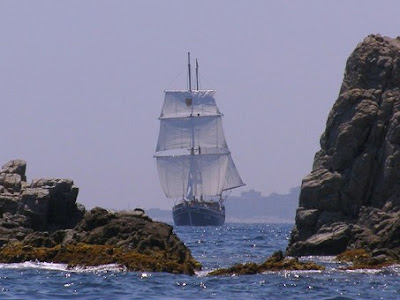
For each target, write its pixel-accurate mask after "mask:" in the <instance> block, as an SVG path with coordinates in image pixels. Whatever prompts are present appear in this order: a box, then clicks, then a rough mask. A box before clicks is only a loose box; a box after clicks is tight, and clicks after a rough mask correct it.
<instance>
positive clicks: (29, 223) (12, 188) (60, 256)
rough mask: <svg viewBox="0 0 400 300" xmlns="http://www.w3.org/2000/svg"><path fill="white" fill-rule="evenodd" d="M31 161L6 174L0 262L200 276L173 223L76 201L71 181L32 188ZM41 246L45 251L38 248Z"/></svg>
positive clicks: (1, 187) (42, 182)
mask: <svg viewBox="0 0 400 300" xmlns="http://www.w3.org/2000/svg"><path fill="white" fill-rule="evenodd" d="M25 170H26V163H25V162H24V161H22V160H13V161H11V162H9V163H7V164H6V165H4V167H3V169H2V170H0V261H1V262H2V263H4V262H21V261H26V260H39V261H53V262H62V263H68V264H70V265H76V264H81V265H99V264H109V263H118V264H122V265H124V266H125V267H127V268H128V269H129V270H134V271H139V270H142V271H158V272H171V273H185V274H194V271H195V270H198V269H199V268H200V264H199V263H198V262H197V261H195V260H194V258H193V257H192V255H191V253H190V250H189V249H188V248H187V247H186V246H185V244H184V243H182V241H181V240H180V239H179V238H178V237H177V236H176V235H175V234H174V232H173V230H172V229H173V228H172V226H170V225H167V224H163V223H160V222H153V220H151V219H150V218H149V217H148V216H147V215H146V214H145V212H144V211H143V209H135V210H134V211H133V212H126V213H116V212H111V211H108V210H106V209H103V208H99V207H96V208H94V209H92V210H91V211H86V210H85V208H84V206H83V205H81V204H78V203H76V199H77V196H78V191H79V190H78V188H77V187H76V186H75V185H74V182H73V181H72V180H69V179H55V178H50V179H36V180H33V181H32V183H31V184H28V183H27V182H26V181H25V180H26V176H25ZM37 248H40V249H37Z"/></svg>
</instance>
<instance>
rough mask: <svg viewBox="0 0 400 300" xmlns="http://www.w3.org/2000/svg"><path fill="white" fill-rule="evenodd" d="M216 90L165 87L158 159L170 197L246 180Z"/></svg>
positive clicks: (215, 192)
mask: <svg viewBox="0 0 400 300" xmlns="http://www.w3.org/2000/svg"><path fill="white" fill-rule="evenodd" d="M214 94H215V91H209V90H206V91H204V90H195V91H166V92H165V99H164V105H163V108H162V112H161V115H160V118H159V119H160V121H161V124H160V133H159V138H158V143H157V147H156V155H155V157H156V159H157V168H158V174H159V177H160V182H161V186H162V188H163V189H164V192H165V194H166V196H167V197H169V198H183V199H190V200H193V199H201V197H202V196H206V197H207V196H219V195H221V193H222V192H223V191H226V190H229V189H233V188H236V187H239V186H242V185H244V183H243V181H242V179H241V178H240V175H239V173H238V171H237V169H236V167H235V164H234V162H233V160H232V157H231V154H230V151H229V149H228V146H227V143H226V140H225V135H224V132H223V128H222V119H221V117H222V114H221V113H220V111H219V110H218V107H217V105H216V103H215V98H214Z"/></svg>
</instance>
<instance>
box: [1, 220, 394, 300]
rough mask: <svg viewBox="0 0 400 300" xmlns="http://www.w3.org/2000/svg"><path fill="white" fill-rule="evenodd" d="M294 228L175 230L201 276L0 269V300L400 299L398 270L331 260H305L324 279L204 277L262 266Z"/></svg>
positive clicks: (312, 275)
mask: <svg viewBox="0 0 400 300" xmlns="http://www.w3.org/2000/svg"><path fill="white" fill-rule="evenodd" d="M291 228H292V225H290V224H235V223H230V224H229V223H228V224H225V225H224V226H222V227H177V228H175V232H176V234H177V235H178V236H179V237H180V238H181V239H182V240H183V241H184V242H185V243H186V245H187V246H188V247H189V248H190V249H191V251H192V254H193V256H194V257H195V258H196V259H197V260H199V261H200V262H201V263H202V264H203V270H202V271H200V272H199V273H198V274H196V275H195V276H187V275H172V274H167V273H149V272H138V273H135V272H126V270H124V269H123V268H121V267H119V266H116V265H108V266H100V267H97V268H87V269H83V268H77V269H72V270H69V269H67V267H66V266H65V265H62V264H51V263H37V262H25V263H22V264H0V298H1V299H190V298H193V299H303V298H304V299H309V298H311V297H312V298H315V299H400V277H399V275H400V266H392V267H390V268H386V269H383V270H373V271H371V270H356V271H343V270H340V267H342V266H341V265H340V264H339V263H337V262H336V261H334V259H333V258H332V257H309V258H304V259H305V260H306V259H310V260H313V261H316V262H318V263H321V264H323V265H325V266H326V267H327V269H326V270H325V271H290V272H288V271H282V272H266V273H263V274H257V275H245V276H218V277H217V276H206V275H207V273H208V272H209V271H210V270H214V269H216V268H220V267H228V266H231V265H233V264H235V263H243V262H262V261H264V260H265V259H266V257H267V256H269V255H271V254H272V253H273V252H275V251H276V250H284V249H285V248H286V246H287V243H288V238H289V235H290V230H291Z"/></svg>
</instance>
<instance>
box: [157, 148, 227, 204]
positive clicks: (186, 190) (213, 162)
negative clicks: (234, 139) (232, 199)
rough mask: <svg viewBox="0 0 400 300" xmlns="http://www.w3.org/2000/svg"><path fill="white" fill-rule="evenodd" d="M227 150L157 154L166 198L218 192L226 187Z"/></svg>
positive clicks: (214, 194)
mask: <svg viewBox="0 0 400 300" xmlns="http://www.w3.org/2000/svg"><path fill="white" fill-rule="evenodd" d="M229 157H230V155H229V154H212V155H182V156H159V157H157V168H158V174H159V177H160V182H161V186H162V187H163V189H164V192H165V194H166V196H167V197H169V198H187V197H188V196H189V195H191V196H194V197H196V198H200V197H201V196H218V195H220V194H221V192H222V191H223V189H224V188H225V186H224V185H225V183H226V182H225V181H226V180H225V174H226V171H227V166H228V163H229Z"/></svg>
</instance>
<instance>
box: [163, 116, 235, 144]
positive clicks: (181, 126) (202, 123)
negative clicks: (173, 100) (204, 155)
mask: <svg viewBox="0 0 400 300" xmlns="http://www.w3.org/2000/svg"><path fill="white" fill-rule="evenodd" d="M191 147H194V148H195V149H200V152H201V149H204V151H206V150H205V149H206V148H225V149H226V148H227V145H226V141H225V136H224V131H223V129H222V120H221V116H211V117H188V118H172V119H161V124H160V134H159V137H158V143H157V148H156V152H159V151H164V150H171V149H189V148H191Z"/></svg>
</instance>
